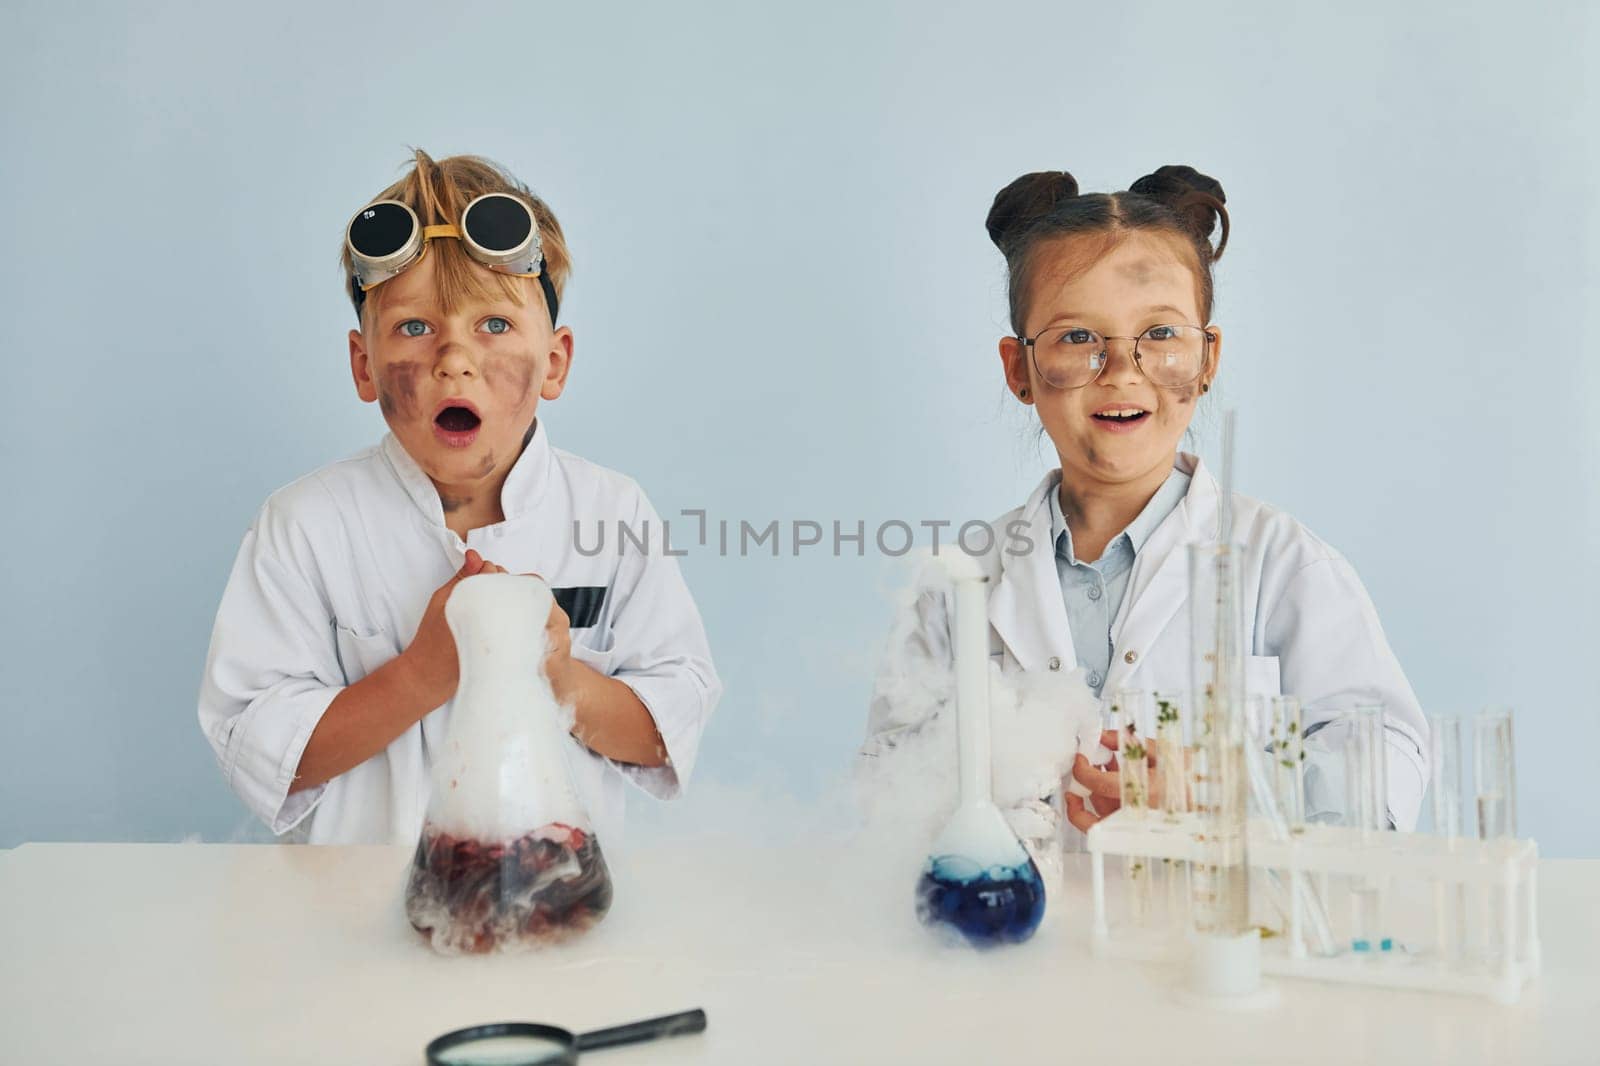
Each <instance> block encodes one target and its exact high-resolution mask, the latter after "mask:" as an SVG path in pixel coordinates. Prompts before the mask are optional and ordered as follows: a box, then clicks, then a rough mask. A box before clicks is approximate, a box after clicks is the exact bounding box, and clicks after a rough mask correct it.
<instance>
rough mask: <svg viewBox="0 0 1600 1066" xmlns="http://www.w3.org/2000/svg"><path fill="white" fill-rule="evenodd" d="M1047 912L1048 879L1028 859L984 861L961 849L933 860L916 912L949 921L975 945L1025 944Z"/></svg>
mask: <svg viewBox="0 0 1600 1066" xmlns="http://www.w3.org/2000/svg"><path fill="white" fill-rule="evenodd" d="M1043 917H1044V879H1043V878H1041V877H1040V876H1039V868H1038V867H1037V866H1035V865H1034V864H1033V860H1032V859H1027V860H1025V861H1024V863H1023V864H1022V865H1018V866H990V867H982V866H979V865H978V864H977V863H975V862H973V861H972V860H971V859H968V858H965V857H963V856H960V855H939V856H935V857H933V858H930V859H929V860H928V865H927V866H926V867H925V868H924V869H923V871H922V878H921V880H919V881H918V882H917V918H918V919H920V920H921V922H922V924H923V925H942V926H948V927H949V928H952V929H954V930H956V931H957V932H959V933H960V934H961V935H962V936H964V937H966V938H967V942H968V943H970V944H972V945H973V946H974V947H980V948H982V947H992V946H994V945H996V944H1020V943H1022V942H1023V941H1024V940H1026V939H1028V938H1029V937H1030V936H1032V935H1033V932H1034V930H1035V929H1038V928H1039V922H1040V920H1041V919H1042V918H1043Z"/></svg>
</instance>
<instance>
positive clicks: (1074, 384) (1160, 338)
mask: <svg viewBox="0 0 1600 1066" xmlns="http://www.w3.org/2000/svg"><path fill="white" fill-rule="evenodd" d="M1215 339H1216V338H1215V337H1213V336H1212V335H1211V334H1210V333H1208V332H1206V331H1205V330H1204V329H1202V328H1200V327H1199V326H1182V325H1170V326H1151V327H1150V328H1149V329H1147V330H1145V331H1144V332H1143V333H1141V334H1139V335H1138V336H1137V337H1103V336H1101V335H1100V334H1098V333H1096V332H1095V331H1094V330H1092V329H1088V328H1086V327H1084V326H1074V325H1054V326H1046V327H1045V328H1044V329H1042V330H1040V331H1039V332H1038V333H1036V334H1034V335H1033V336H1032V337H1019V338H1018V340H1020V341H1022V343H1023V345H1024V347H1027V348H1029V349H1030V350H1032V352H1033V368H1034V370H1036V371H1038V373H1039V377H1040V378H1042V379H1043V380H1044V382H1045V384H1047V385H1050V386H1051V387H1052V388H1057V389H1081V388H1083V387H1084V386H1085V385H1087V384H1089V383H1090V382H1091V381H1093V380H1094V379H1095V378H1097V377H1099V376H1100V372H1101V371H1102V370H1104V369H1105V366H1106V363H1107V361H1108V360H1107V359H1106V342H1107V341H1119V340H1120V341H1127V340H1131V341H1133V362H1134V365H1135V366H1137V367H1138V368H1139V371H1140V373H1142V374H1144V376H1145V377H1146V378H1148V379H1150V383H1151V384H1152V385H1155V386H1158V387H1159V388H1163V389H1177V388H1182V387H1183V386H1185V385H1189V384H1192V383H1193V382H1195V381H1196V380H1198V379H1199V377H1200V375H1201V373H1203V372H1204V371H1205V368H1206V352H1207V350H1208V346H1209V345H1210V343H1211V342H1212V341H1213V340H1215Z"/></svg>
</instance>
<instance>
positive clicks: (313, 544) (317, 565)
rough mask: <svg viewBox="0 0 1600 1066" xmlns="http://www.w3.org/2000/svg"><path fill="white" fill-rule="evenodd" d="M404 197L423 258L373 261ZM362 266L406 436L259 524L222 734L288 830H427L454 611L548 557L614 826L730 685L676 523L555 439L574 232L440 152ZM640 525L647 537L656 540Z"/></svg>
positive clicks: (660, 781)
mask: <svg viewBox="0 0 1600 1066" xmlns="http://www.w3.org/2000/svg"><path fill="white" fill-rule="evenodd" d="M495 194H498V196H497V195H495ZM480 198H485V199H483V201H482V203H479V202H478V201H479V200H480ZM381 201H394V202H396V203H397V204H399V205H402V206H400V207H396V206H392V205H391V206H379V205H380V202H381ZM469 205H470V207H471V210H470V211H469V210H468V209H469ZM407 209H409V212H410V214H411V215H412V216H413V218H412V220H411V222H414V223H415V232H414V233H413V234H412V235H411V239H412V244H411V245H410V246H408V247H409V248H410V251H409V252H407V251H406V250H405V249H404V248H402V249H401V251H400V252H398V253H396V255H394V256H390V257H388V258H386V259H385V258H373V256H372V255H371V254H369V253H370V251H371V249H370V247H369V243H367V238H369V237H370V236H371V234H370V233H368V232H367V231H366V230H363V229H362V227H363V226H365V227H367V230H371V229H372V228H373V227H377V228H380V229H381V228H382V227H383V226H385V225H388V226H389V228H390V231H392V232H389V231H386V232H384V233H380V234H379V235H378V238H379V239H380V240H386V239H388V237H390V236H392V234H393V233H398V232H399V230H397V229H395V228H394V227H395V226H398V227H400V228H401V229H404V228H405V227H406V226H408V225H411V222H407V221H406V217H405V215H406V210H407ZM496 211H499V212H500V216H499V217H498V218H495V217H489V216H493V215H494V214H495V212H496ZM384 212H387V214H384ZM464 215H465V217H464ZM486 217H488V219H489V223H490V226H489V232H490V234H491V238H492V237H493V236H494V234H495V232H497V231H496V230H495V227H496V226H498V227H499V228H500V230H502V231H503V230H504V229H505V226H506V225H508V224H509V225H510V226H511V227H512V228H513V229H515V226H516V225H517V223H518V220H519V219H521V220H523V222H524V224H525V228H526V229H531V230H532V231H533V234H532V237H531V238H530V239H529V240H528V241H525V242H524V247H523V249H522V252H521V254H522V256H523V258H522V259H520V260H517V259H514V257H512V258H513V259H514V261H510V262H506V261H498V260H496V258H495V256H494V255H493V254H491V253H492V252H493V251H494V250H495V249H494V248H492V247H490V248H487V249H486V247H485V245H486V244H487V245H493V244H494V241H493V239H485V240H475V239H474V235H475V234H476V235H477V237H478V238H482V237H483V233H482V232H481V231H482V230H483V229H484V226H483V225H482V224H481V223H482V222H483V220H484V218H486ZM507 219H509V220H510V222H509V223H507ZM396 220H398V221H396ZM469 220H470V221H469ZM516 236H517V234H516V233H512V236H511V238H509V239H510V240H514V239H515V238H516ZM506 259H507V257H506V256H501V257H499V260H506ZM342 262H343V266H344V270H345V277H346V279H347V282H348V289H349V293H350V296H351V299H352V302H353V303H354V304H355V307H356V312H357V316H358V319H359V328H358V329H354V330H351V332H350V335H349V347H350V370H351V374H352V376H353V378H354V381H355V387H356V392H357V394H358V395H359V396H360V397H361V399H362V400H363V401H365V402H367V403H374V402H376V403H377V404H378V405H379V408H380V409H381V411H382V413H383V417H384V420H385V422H387V423H388V426H389V433H388V435H386V436H385V438H384V439H383V441H382V442H381V443H379V444H378V445H376V446H374V447H372V448H370V449H368V450H366V451H364V452H362V453H360V454H359V455H356V456H353V457H351V458H349V459H345V460H343V461H340V462H336V463H333V464H331V465H329V466H326V467H324V468H322V469H320V470H317V471H315V472H314V473H311V474H309V475H307V476H306V477H303V478H301V479H300V480H299V481H296V482H294V483H293V484H291V485H289V486H287V487H285V488H283V489H280V490H278V491H277V492H275V493H273V494H272V496H271V497H270V498H269V499H268V500H267V502H266V504H265V505H264V506H263V507H262V509H261V511H260V513H259V514H258V515H257V516H256V519H255V522H254V523H253V524H252V526H251V527H250V530H249V531H248V532H247V533H246V535H245V538H244V543H243V545H242V546H241V548H240V549H239V554H238V557H237V559H236V561H235V563H234V567H233V572H232V574H231V576H230V577H229V579H228V585H227V589H226V591H225V592H224V593H223V598H222V605H221V607H220V609H219V611H218V613H217V620H216V625H215V628H214V630H213V633H212V639H211V648H210V652H209V654H208V656H207V660H206V667H205V676H204V679H203V681H202V685H201V691H200V715H199V717H200V725H201V728H202V729H203V730H204V732H205V735H206V738H207V739H208V740H209V741H210V742H211V746H212V748H213V750H214V751H215V753H216V756H217V761H218V764H219V766H220V767H221V769H222V772H223V775H224V777H225V778H226V779H227V781H228V783H229V785H230V786H231V787H232V788H233V789H234V791H235V792H236V793H238V795H239V797H240V798H241V799H242V800H243V801H244V802H245V804H246V805H247V806H248V807H249V808H250V810H251V811H253V812H254V813H255V814H256V815H257V816H258V817H259V818H260V819H261V820H262V821H263V822H265V823H266V824H267V825H268V826H269V827H270V828H271V829H272V831H273V832H274V833H275V834H279V835H280V836H285V837H287V838H289V839H294V840H304V841H309V842H313V843H358V842H385V841H387V842H394V843H410V842H412V841H414V840H415V839H416V838H417V836H418V834H419V832H420V830H421V827H422V819H423V816H424V813H425V810H426V807H427V802H428V791H429V777H428V771H429V767H430V765H431V763H432V759H433V757H434V756H435V754H436V753H437V752H438V751H439V750H440V747H441V745H442V743H443V742H444V738H445V735H446V733H447V731H448V728H449V719H450V701H451V698H452V696H453V695H454V692H455V687H456V655H455V647H454V643H453V641H452V638H451V636H450V631H449V628H448V627H447V626H446V625H445V622H444V615H443V607H444V602H445V600H446V598H447V597H448V596H449V593H450V590H451V589H452V588H453V587H454V585H455V584H456V582H458V581H460V580H461V579H462V578H464V577H467V576H470V575H472V574H476V573H487V572H498V571H502V570H504V571H509V572H512V573H538V574H540V575H541V576H543V577H544V578H545V580H546V581H548V582H549V583H550V585H551V587H552V588H553V589H555V590H556V596H557V606H556V608H555V610H554V611H553V612H552V615H551V619H550V624H549V635H550V638H551V639H550V641H549V643H550V646H551V649H552V650H551V652H550V654H549V657H548V658H547V660H546V668H547V671H548V674H549V677H550V679H551V683H552V687H553V688H554V689H555V691H556V695H557V697H558V698H560V699H562V700H563V701H564V702H569V703H571V704H572V705H573V706H574V707H575V712H576V724H575V726H574V729H573V733H574V738H573V739H571V743H572V745H573V750H572V752H571V753H570V754H571V756H572V758H571V759H570V760H569V761H570V763H571V765H572V768H573V773H574V776H575V779H576V784H577V787H578V790H579V793H580V795H581V796H582V797H583V799H584V800H585V801H586V803H587V805H588V807H589V812H590V815H591V817H592V818H593V819H594V822H595V828H596V830H597V831H599V832H600V833H602V834H603V838H604V837H609V836H611V835H612V834H613V832H615V831H616V830H618V829H620V823H621V818H622V807H623V792H624V789H623V781H624V780H625V779H627V778H631V779H632V780H633V781H634V782H635V783H636V784H637V785H639V786H641V787H643V788H644V789H645V790H646V791H648V792H650V793H652V794H654V795H656V796H658V797H662V798H670V797H672V796H675V795H676V794H678V793H679V792H680V791H681V789H682V788H683V786H684V784H685V782H686V781H687V779H688V777H689V773H690V770H691V768H692V766H693V764H694V759H695V753H696V750H697V748H698V745H699V740H700V734H701V731H702V729H703V728H704V726H705V722H706V720H707V718H708V717H709V716H710V714H711V712H712V710H713V708H714V707H715V706H716V703H717V700H718V698H719V697H720V695H721V691H722V685H721V682H720V680H719V679H718V677H717V674H716V671H715V669H714V668H713V666H712V663H711V656H710V651H709V649H708V647H707V644H706V637H705V632H704V629H703V627H702V625H701V621H700V616H699V613H698V611H697V610H696V608H695V605H694V601H693V599H692V598H691V597H690V595H689V591H688V589H687V587H686V586H685V585H684V582H683V579H682V577H681V575H680V574H679V571H678V567H677V563H676V560H675V559H674V558H672V557H671V556H669V555H667V554H665V553H664V552H663V551H661V550H659V549H657V548H653V547H652V541H651V539H650V538H651V537H653V536H655V534H656V533H658V531H659V530H660V527H661V522H660V519H659V518H658V517H657V516H656V514H655V512H654V510H653V509H652V508H651V506H650V503H649V501H648V500H647V499H646V498H645V495H644V493H643V492H642V491H641V490H640V488H639V486H638V485H637V484H636V483H635V482H634V481H632V480H631V479H629V478H627V477H625V476H623V475H621V474H618V473H616V472H614V471H611V470H608V469H605V468H604V467H600V466H597V465H595V464H593V463H590V462H588V461H586V460H583V459H580V458H578V457H577V456H574V455H572V454H570V453H567V452H564V451H561V450H559V449H556V448H554V447H552V446H551V444H550V440H549V433H548V430H547V428H546V426H545V424H544V420H543V419H540V418H538V417H537V416H536V411H537V408H538V405H539V401H540V400H546V401H550V400H555V399H557V398H558V397H560V395H561V393H562V391H563V389H564V388H565V387H566V382H567V376H568V373H569V372H570V370H571V367H572V358H573V335H572V330H571V329H569V328H567V327H566V326H557V325H556V322H557V315H558V310H559V306H558V303H559V299H560V295H561V293H562V291H563V289H564V288H565V283H566V280H567V276H568V272H569V269H570V263H569V259H568V254H567V248H566V242H565V240H564V238H563V236H562V233H561V228H560V225H559V224H558V223H557V222H556V219H555V216H554V215H553V214H552V213H551V212H550V209H549V208H548V207H547V206H546V205H545V204H544V203H543V202H542V201H540V200H539V199H538V198H537V197H535V196H533V195H532V193H530V192H529V191H528V189H527V188H526V187H525V186H523V185H522V184H521V183H520V182H518V181H517V180H516V179H515V178H513V177H511V176H510V175H509V174H507V173H505V172H504V171H503V170H501V169H499V168H498V167H496V166H495V165H494V164H492V163H490V162H488V161H487V160H483V159H480V158H476V157H471V156H455V157H451V158H448V159H444V160H440V161H438V162H437V163H436V162H435V161H433V160H432V159H430V158H429V157H428V156H427V155H426V154H425V153H423V152H421V151H418V152H416V155H415V161H414V165H413V166H412V167H411V169H410V170H409V172H408V173H407V174H406V175H405V176H404V177H403V178H402V179H401V180H400V181H398V182H396V183H395V184H394V185H392V186H390V187H389V188H388V189H385V190H384V191H383V192H382V193H380V194H378V196H377V197H375V198H374V199H373V201H372V202H371V206H370V207H369V209H366V210H364V211H363V212H358V214H357V217H356V218H355V219H352V223H351V229H350V230H349V231H348V234H347V242H346V246H345V249H344V252H343V258H342ZM396 267H398V269H396ZM618 523H621V524H623V525H626V526H628V527H629V528H630V529H631V530H635V531H639V532H641V533H644V532H645V531H647V530H648V531H650V533H649V534H648V535H647V536H645V537H642V538H640V539H643V540H645V543H646V546H645V547H644V548H641V547H640V543H639V540H638V539H634V538H631V537H620V536H615V535H614V534H615V533H616V530H617V528H618ZM602 530H604V531H607V533H609V534H612V535H611V536H608V539H606V540H605V541H604V550H601V551H598V552H595V551H594V550H593V545H594V543H595V542H596V540H597V538H599V537H600V536H601V535H602V534H601V531H602ZM575 536H580V537H581V538H582V540H581V543H582V544H583V545H584V547H585V551H584V552H579V551H577V550H575V548H576V545H575V544H574V537H575ZM577 738H581V739H577Z"/></svg>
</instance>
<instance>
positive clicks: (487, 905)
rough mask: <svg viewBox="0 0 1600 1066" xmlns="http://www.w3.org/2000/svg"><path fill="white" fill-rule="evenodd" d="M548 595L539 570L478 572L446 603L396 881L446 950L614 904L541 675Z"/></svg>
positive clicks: (515, 937)
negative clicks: (428, 771)
mask: <svg viewBox="0 0 1600 1066" xmlns="http://www.w3.org/2000/svg"><path fill="white" fill-rule="evenodd" d="M553 603H554V597H553V596H552V595H551V593H550V588H549V586H547V585H546V584H545V583H544V582H543V581H542V580H540V579H539V578H536V577H528V576H514V575H511V574H479V575H477V576H475V577H469V578H467V579H466V580H464V581H462V582H461V583H460V584H459V585H457V586H456V588H455V591H453V592H452V593H451V594H450V599H449V600H448V601H447V602H446V604H445V609H444V613H445V620H446V621H447V622H448V623H449V625H450V632H451V634H452V635H453V636H454V637H455V643H456V654H457V656H458V658H459V659H460V664H461V675H460V682H459V684H458V686H457V688H456V695H455V703H454V705H453V707H452V709H451V718H450V731H449V734H448V739H447V740H446V742H445V745H444V751H443V752H442V754H441V755H440V756H439V757H438V758H437V759H436V760H435V761H434V765H433V782H432V783H433V792H432V796H431V798H430V800H429V803H428V813H427V817H426V820H425V821H424V823H423V827H422V837H421V839H420V840H419V841H418V842H417V851H416V856H415V858H414V860H413V862H412V867H411V876H410V880H409V882H408V884H407V887H406V917H407V918H409V919H410V920H411V924H412V926H413V927H414V928H415V929H416V930H417V931H418V932H420V933H422V934H423V936H424V937H426V938H427V939H428V941H429V943H430V944H432V946H433V947H434V949H435V950H437V951H439V952H442V953H445V954H459V953H464V952H487V951H512V950H519V949H523V948H529V947H536V946H539V945H543V944H548V943H552V942H555V941H560V940H563V939H566V938H568V937H570V936H573V935H575V934H578V933H581V932H583V931H584V930H586V929H588V928H589V927H590V926H592V925H593V924H594V923H595V922H597V921H599V920H600V919H601V918H602V917H604V916H605V913H606V910H607V909H608V908H609V907H610V905H611V875H610V873H609V871H608V870H607V869H606V864H605V859H604V858H603V857H602V856H601V854H600V843H599V841H598V840H597V839H596V838H595V835H594V832H593V829H592V828H591V825H590V822H589V817H588V814H587V813H586V812H585V811H584V809H583V805H582V804H581V803H580V802H579V801H578V796H577V792H576V790H575V789H574V788H573V785H572V775H571V772H570V770H569V768H568V765H567V750H568V747H569V745H570V744H571V741H570V740H569V739H568V736H567V726H568V721H569V719H568V716H567V715H566V714H565V713H564V712H563V710H562V708H561V707H560V706H559V705H558V704H557V703H556V700H555V696H554V694H553V693H552V692H551V689H550V683H549V681H548V680H547V679H546V678H545V675H544V655H545V646H546V641H545V622H546V620H547V619H548V618H549V615H550V609H551V605H552V604H553Z"/></svg>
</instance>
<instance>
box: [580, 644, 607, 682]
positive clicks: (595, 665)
mask: <svg viewBox="0 0 1600 1066" xmlns="http://www.w3.org/2000/svg"><path fill="white" fill-rule="evenodd" d="M572 657H573V658H574V659H576V660H578V661H579V662H580V663H583V664H584V665H585V666H587V667H590V668H591V669H593V670H594V671H595V672H596V673H599V674H604V675H605V676H606V677H610V676H611V660H612V659H614V658H615V657H616V652H615V651H596V650H595V649H594V648H591V647H589V646H587V645H585V644H580V643H579V642H578V641H576V640H575V641H573V642H572Z"/></svg>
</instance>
